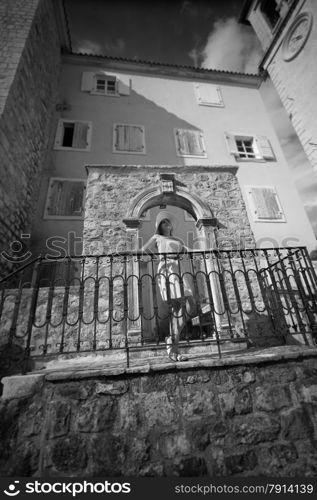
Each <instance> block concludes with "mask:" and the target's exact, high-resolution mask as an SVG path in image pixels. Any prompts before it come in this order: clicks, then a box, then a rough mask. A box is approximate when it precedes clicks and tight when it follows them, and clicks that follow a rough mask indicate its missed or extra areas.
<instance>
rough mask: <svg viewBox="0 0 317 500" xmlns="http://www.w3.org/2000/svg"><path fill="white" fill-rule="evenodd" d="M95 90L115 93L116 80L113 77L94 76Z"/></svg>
mask: <svg viewBox="0 0 317 500" xmlns="http://www.w3.org/2000/svg"><path fill="white" fill-rule="evenodd" d="M94 90H95V92H96V93H98V94H107V95H117V82H116V79H115V78H106V77H105V76H96V81H95V89H94Z"/></svg>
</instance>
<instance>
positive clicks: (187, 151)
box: [174, 128, 207, 158]
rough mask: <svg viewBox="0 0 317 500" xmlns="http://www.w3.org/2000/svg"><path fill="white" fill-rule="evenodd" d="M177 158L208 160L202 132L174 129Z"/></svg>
mask: <svg viewBox="0 0 317 500" xmlns="http://www.w3.org/2000/svg"><path fill="white" fill-rule="evenodd" d="M174 137H175V144H176V152H177V156H182V157H184V156H192V157H196V158H207V153H206V148H205V144H204V138H203V134H202V132H201V131H200V130H187V129H182V128H175V129H174Z"/></svg>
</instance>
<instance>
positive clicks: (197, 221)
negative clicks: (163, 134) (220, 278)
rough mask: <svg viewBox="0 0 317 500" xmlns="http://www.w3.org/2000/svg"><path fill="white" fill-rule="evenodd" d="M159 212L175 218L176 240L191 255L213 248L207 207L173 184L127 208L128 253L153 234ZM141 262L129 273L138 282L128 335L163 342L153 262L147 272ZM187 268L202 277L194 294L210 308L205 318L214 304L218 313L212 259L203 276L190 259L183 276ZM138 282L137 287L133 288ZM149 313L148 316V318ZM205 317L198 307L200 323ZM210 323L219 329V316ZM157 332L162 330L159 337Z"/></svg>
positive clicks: (152, 191)
mask: <svg viewBox="0 0 317 500" xmlns="http://www.w3.org/2000/svg"><path fill="white" fill-rule="evenodd" d="M161 209H168V210H169V211H172V212H173V213H174V214H175V215H176V217H177V219H178V221H179V223H178V225H177V237H179V238H182V239H183V241H184V244H185V245H186V246H187V247H189V248H191V249H192V250H194V251H195V250H196V251H200V253H201V254H202V252H203V251H205V250H210V249H213V248H214V241H215V240H214V229H215V227H216V219H215V218H214V217H213V214H212V212H211V210H210V207H209V206H208V205H207V204H205V203H204V202H203V201H202V200H201V199H200V198H199V197H198V196H197V195H195V193H193V192H192V191H190V190H189V189H187V188H186V187H184V186H183V185H180V186H178V185H176V183H173V189H170V190H169V191H167V192H166V191H164V188H162V186H158V187H154V188H149V189H147V190H144V191H143V192H142V193H140V194H139V195H138V196H137V197H136V198H135V199H134V200H133V202H132V203H131V204H130V209H129V213H128V215H129V217H128V218H126V219H124V221H123V222H124V223H125V224H126V227H127V231H128V233H129V235H130V242H131V250H133V251H138V250H139V249H140V248H141V247H142V245H143V244H144V243H145V241H147V240H148V239H149V238H150V237H151V235H152V234H153V233H154V228H155V219H156V214H157V213H158V211H159V210H161ZM141 260H142V259H137V261H134V263H132V269H131V272H132V274H133V276H135V277H138V278H139V279H138V280H134V285H133V286H132V287H130V288H131V289H130V291H129V298H130V300H129V308H130V310H131V311H132V316H133V317H134V318H137V319H135V320H134V321H132V322H130V326H129V328H128V330H129V333H130V334H132V333H133V332H137V333H141V336H142V338H143V340H147V339H148V340H154V339H155V338H156V339H157V340H162V337H164V334H165V333H166V328H167V322H166V323H165V325H164V314H163V319H162V318H161V317H160V318H159V319H160V323H161V324H158V322H157V318H158V313H157V311H158V310H159V308H160V307H161V309H162V305H160V304H159V298H157V297H158V294H157V293H156V292H155V287H153V281H155V279H156V277H155V266H154V264H153V260H152V261H151V266H152V267H151V270H149V265H148V264H146V263H144V264H141V262H140V261H141ZM186 265H187V266H191V269H192V275H193V272H194V274H195V278H197V276H198V274H199V279H200V281H201V282H202V279H203V278H202V276H203V274H204V280H205V284H204V285H201V284H199V283H198V285H197V283H196V285H195V286H196V292H197V293H199V294H200V295H202V296H203V300H204V302H205V305H206V307H207V306H209V310H208V314H209V316H210V317H211V309H212V307H213V308H214V304H215V305H216V308H217V310H218V311H220V309H221V295H220V293H219V286H218V283H217V279H216V278H215V274H213V272H212V259H208V260H207V259H205V260H203V266H204V273H198V274H197V273H196V271H193V259H192V260H191V261H190V262H187V263H186V260H185V259H184V262H183V263H182V267H183V271H182V272H186ZM192 279H193V277H192ZM137 281H138V284H136V282H137ZM140 286H141V288H140ZM143 297H144V298H143ZM208 300H209V302H208ZM211 302H212V307H211ZM155 308H156V313H155V314H156V316H155V314H154V316H153V310H155ZM140 310H141V313H140ZM149 311H150V312H151V314H148V312H149ZM205 313H206V311H205V310H203V309H202V308H201V307H200V309H199V320H200V323H201V318H202V314H205ZM206 314H207V313H206ZM192 319H193V320H194V319H195V318H192ZM199 320H198V325H199V326H200V331H202V329H201V324H200V323H199ZM210 321H211V320H210ZM212 321H213V323H214V324H215V323H217V324H218V326H219V323H220V316H217V315H213V320H212ZM157 330H162V331H161V332H160V333H159V335H158V332H157Z"/></svg>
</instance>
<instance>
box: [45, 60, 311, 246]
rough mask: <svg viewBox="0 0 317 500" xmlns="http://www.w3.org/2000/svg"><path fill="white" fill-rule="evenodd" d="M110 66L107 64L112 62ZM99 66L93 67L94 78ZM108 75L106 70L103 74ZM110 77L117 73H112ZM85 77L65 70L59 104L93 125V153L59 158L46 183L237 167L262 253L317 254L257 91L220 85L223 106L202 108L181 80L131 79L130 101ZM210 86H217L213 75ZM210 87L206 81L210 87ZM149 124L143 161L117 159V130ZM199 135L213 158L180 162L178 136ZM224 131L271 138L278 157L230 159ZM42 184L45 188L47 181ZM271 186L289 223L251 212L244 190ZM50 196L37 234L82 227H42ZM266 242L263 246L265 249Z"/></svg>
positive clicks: (77, 69) (188, 82)
mask: <svg viewBox="0 0 317 500" xmlns="http://www.w3.org/2000/svg"><path fill="white" fill-rule="evenodd" d="M108 64H109V62H108ZM98 69H100V66H99V67H98V66H96V71H97V70H98ZM104 69H106V68H104ZM108 69H109V72H110V73H111V74H113V73H116V74H118V75H119V73H120V72H118V71H113V70H111V68H108ZM83 71H94V67H93V66H88V65H84V64H83V65H79V64H70V63H67V64H64V67H63V71H62V80H61V98H62V99H65V100H66V101H67V103H68V104H69V105H70V106H71V109H70V110H69V111H65V112H63V113H62V114H61V117H62V118H69V119H74V120H76V119H78V120H87V121H91V122H92V124H93V131H92V144H91V150H90V151H89V152H78V151H56V152H55V169H54V172H52V173H50V172H48V176H50V175H52V176H64V177H70V178H71V177H73V178H81V177H82V178H86V171H85V165H86V164H90V165H94V164H114V165H127V164H136V165H138V164H139V165H166V164H169V165H184V168H186V165H205V166H207V165H212V166H216V165H234V166H238V167H239V170H238V173H237V176H238V180H239V183H240V185H241V189H242V193H243V196H244V199H245V202H246V206H247V209H248V213H249V217H250V223H251V227H252V230H253V232H254V235H255V238H256V240H257V241H258V242H259V243H260V245H261V246H262V247H265V246H277V245H289V246H298V245H307V246H308V247H309V248H314V246H315V245H314V243H315V237H314V234H313V231H312V228H311V226H310V224H309V221H308V219H307V216H306V213H305V211H304V209H303V207H302V203H301V201H300V199H299V195H298V194H297V191H296V189H295V187H294V186H293V183H292V181H291V179H290V175H289V171H288V167H287V164H286V161H285V159H284V156H283V153H282V150H281V147H280V145H279V141H278V138H277V136H276V134H275V131H274V129H273V126H272V124H271V123H270V120H269V117H268V115H267V113H266V110H265V107H264V104H263V101H262V98H261V95H260V92H259V90H258V89H255V88H249V87H244V86H243V85H242V84H241V85H236V84H235V85H234V84H232V83H231V84H228V83H220V84H219V83H217V84H218V85H219V86H220V87H221V92H222V95H223V100H224V107H210V106H199V105H198V103H197V100H196V97H195V93H194V83H195V79H187V78H181V77H174V76H173V77H172V76H171V77H168V76H162V75H160V76H153V75H149V74H147V73H146V72H145V71H144V73H143V74H141V73H138V74H131V73H129V75H130V76H131V82H132V87H131V93H130V95H129V96H121V97H111V96H99V95H91V94H90V93H87V92H82V91H81V76H82V72H83ZM208 78H210V80H209V81H210V83H211V84H213V83H215V82H213V81H212V80H211V76H210V75H209V76H208ZM206 81H207V80H206ZM116 122H119V123H120V122H123V123H134V124H139V125H144V127H145V138H146V151H147V154H146V155H136V154H116V153H113V152H112V127H113V123H116ZM174 127H176V128H197V129H201V130H202V131H203V133H204V139H205V145H206V150H207V155H208V157H207V158H205V159H198V158H180V157H178V156H177V154H176V149H175V142H174V135H173V129H174ZM225 131H228V132H234V133H239V134H245V135H248V134H252V135H264V136H267V137H268V138H269V140H270V142H271V144H272V147H273V150H274V152H275V155H276V161H273V162H261V163H258V162H254V161H249V162H239V161H236V160H235V158H234V157H233V156H232V155H230V154H229V152H228V149H227V145H226V141H225V138H224V133H225ZM44 182H47V180H45V181H44ZM250 184H254V185H259V186H260V185H272V186H274V187H275V188H276V190H277V193H278V195H279V198H280V201H281V204H282V207H283V209H284V212H285V215H286V222H285V223H274V222H272V223H265V222H254V221H253V220H252V215H251V212H250V210H249V206H248V201H247V197H246V195H245V191H244V186H245V185H250ZM44 198H45V196H42V200H41V202H40V205H41V203H42V206H40V207H39V224H38V232H39V234H42V235H43V234H48V233H50V232H51V231H52V230H54V231H55V233H58V232H59V231H60V232H61V233H63V234H65V233H67V231H68V230H69V229H72V228H74V227H75V228H80V227H81V222H78V221H76V223H75V224H74V222H73V221H56V223H55V224H53V222H54V221H43V220H42V219H41V215H40V214H41V213H42V214H43V211H44V203H45V199H44ZM265 242H266V243H265Z"/></svg>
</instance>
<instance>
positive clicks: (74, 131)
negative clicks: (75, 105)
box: [54, 119, 92, 151]
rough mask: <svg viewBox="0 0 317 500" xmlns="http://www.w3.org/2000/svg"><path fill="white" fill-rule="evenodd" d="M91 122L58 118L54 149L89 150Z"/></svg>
mask: <svg viewBox="0 0 317 500" xmlns="http://www.w3.org/2000/svg"><path fill="white" fill-rule="evenodd" d="M91 130H92V124H91V122H84V121H79V120H76V121H73V120H64V119H62V120H59V122H58V126H57V131H56V138H55V145H54V148H55V149H67V150H75V151H89V150H90V142H91Z"/></svg>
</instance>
